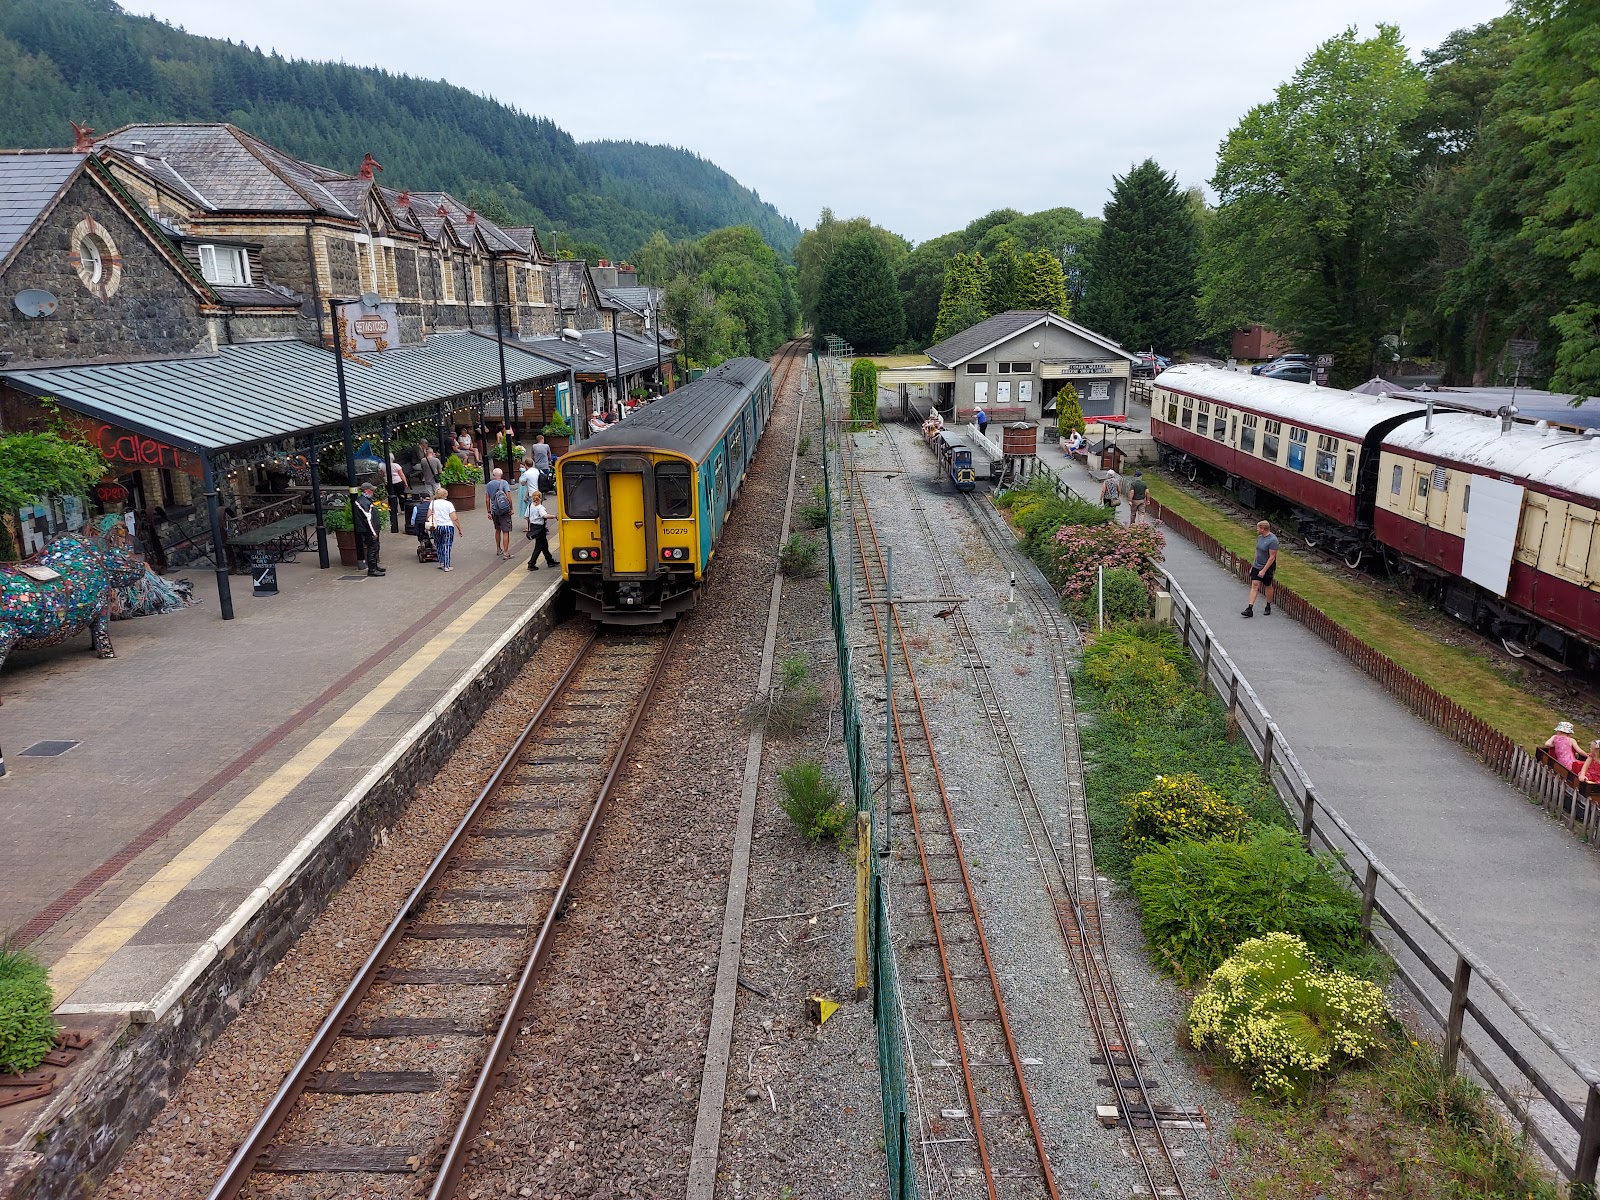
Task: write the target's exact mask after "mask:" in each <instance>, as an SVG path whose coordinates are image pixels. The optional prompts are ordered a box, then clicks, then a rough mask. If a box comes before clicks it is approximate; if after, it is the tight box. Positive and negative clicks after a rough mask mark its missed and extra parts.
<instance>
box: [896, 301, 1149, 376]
mask: <svg viewBox="0 0 1600 1200" xmlns="http://www.w3.org/2000/svg"><path fill="white" fill-rule="evenodd" d="M1046 322H1048V323H1049V324H1051V325H1054V326H1056V327H1057V328H1058V329H1065V330H1066V331H1067V332H1068V333H1072V334H1076V335H1077V336H1078V337H1081V338H1083V339H1084V340H1085V341H1090V342H1093V343H1095V344H1096V345H1098V346H1101V347H1103V348H1104V349H1107V350H1110V351H1112V352H1114V353H1116V354H1119V355H1121V356H1122V357H1123V358H1126V359H1128V360H1129V361H1130V362H1131V361H1132V360H1133V358H1134V357H1135V356H1134V355H1133V354H1131V353H1129V352H1128V351H1126V350H1124V349H1123V348H1122V347H1121V346H1119V345H1117V343H1115V342H1113V341H1112V340H1111V339H1110V338H1107V337H1103V336H1102V335H1100V334H1098V333H1096V332H1094V330H1092V329H1085V328H1084V327H1083V326H1082V325H1079V324H1076V323H1075V322H1072V321H1068V320H1066V319H1065V318H1062V317H1058V316H1056V315H1055V313H1051V312H1040V311H1037V310H1030V309H1012V310H1011V311H1010V312H1003V313H996V314H995V315H994V316H992V317H990V318H989V319H988V320H986V321H979V322H978V323H977V324H976V325H974V326H972V327H971V328H970V329H963V330H962V331H961V332H960V333H958V334H956V335H955V336H954V337H951V338H946V339H945V340H944V341H942V342H940V343H939V344H938V345H937V346H929V347H928V349H927V350H926V351H925V353H926V354H927V356H928V357H929V358H930V359H932V360H933V361H934V362H936V363H938V364H939V365H940V366H941V367H957V366H960V365H961V364H962V363H964V362H966V361H967V359H969V358H974V357H976V356H977V355H979V354H981V353H983V351H985V350H988V349H989V348H991V347H993V346H998V345H999V344H1000V343H1001V342H1004V341H1006V340H1007V339H1009V338H1014V337H1016V336H1017V334H1019V333H1021V332H1022V331H1023V330H1025V329H1032V328H1033V327H1034V326H1035V325H1039V324H1042V323H1046Z"/></svg>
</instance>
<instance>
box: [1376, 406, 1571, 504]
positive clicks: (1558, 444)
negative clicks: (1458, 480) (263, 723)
mask: <svg viewBox="0 0 1600 1200" xmlns="http://www.w3.org/2000/svg"><path fill="white" fill-rule="evenodd" d="M1383 445H1384V449H1386V450H1396V451H1400V452H1402V453H1406V454H1409V455H1413V456H1415V457H1418V458H1424V459H1429V460H1432V461H1437V462H1441V463H1446V464H1449V465H1454V466H1460V467H1464V468H1466V469H1468V470H1472V471H1476V472H1477V473H1478V474H1482V475H1502V476H1509V477H1510V478H1512V479H1513V480H1515V481H1516V482H1518V483H1521V484H1523V485H1524V486H1531V487H1534V488H1535V489H1537V490H1539V491H1548V492H1559V493H1564V494H1566V495H1569V496H1581V497H1586V498H1588V499H1590V500H1591V502H1592V501H1593V500H1595V499H1596V498H1600V438H1593V437H1585V436H1583V435H1582V434H1577V433H1571V432H1569V431H1567V430H1564V429H1554V428H1551V427H1549V426H1542V425H1527V424H1523V423H1522V422H1517V423H1516V424H1514V425H1512V426H1511V428H1510V429H1508V430H1502V429H1501V428H1500V420H1499V418H1497V417H1482V416H1478V415H1476V414H1473V413H1439V412H1436V413H1434V415H1433V432H1432V433H1428V432H1426V431H1425V430H1424V429H1423V422H1421V421H1412V422H1410V423H1408V424H1405V425H1402V426H1400V427H1399V428H1398V429H1395V430H1392V431H1391V432H1390V433H1389V435H1388V436H1387V437H1385V438H1384V439H1383Z"/></svg>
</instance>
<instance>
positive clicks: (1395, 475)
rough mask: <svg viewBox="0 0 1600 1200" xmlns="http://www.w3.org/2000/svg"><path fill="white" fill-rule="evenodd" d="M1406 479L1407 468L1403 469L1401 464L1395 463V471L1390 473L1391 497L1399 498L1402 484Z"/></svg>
mask: <svg viewBox="0 0 1600 1200" xmlns="http://www.w3.org/2000/svg"><path fill="white" fill-rule="evenodd" d="M1404 478H1405V468H1403V467H1402V466H1401V465H1400V464H1399V463H1395V465H1394V470H1393V471H1391V472H1390V473H1389V494H1390V495H1391V496H1398V495H1399V494H1400V482H1401V480H1402V479H1404Z"/></svg>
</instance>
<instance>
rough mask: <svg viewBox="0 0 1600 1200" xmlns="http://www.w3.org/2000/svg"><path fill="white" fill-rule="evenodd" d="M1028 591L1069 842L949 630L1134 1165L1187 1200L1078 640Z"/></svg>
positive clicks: (971, 642) (1000, 553) (948, 575)
mask: <svg viewBox="0 0 1600 1200" xmlns="http://www.w3.org/2000/svg"><path fill="white" fill-rule="evenodd" d="M888 442H889V446H890V450H891V452H892V454H893V456H894V459H895V463H896V465H897V466H898V467H900V468H901V470H902V471H903V470H904V469H905V467H906V462H905V457H904V455H903V453H902V451H901V447H900V444H899V442H898V441H897V440H896V439H895V438H894V436H893V434H892V433H890V434H889V437H888ZM911 495H912V508H913V509H914V511H915V513H916V516H917V520H918V522H919V524H920V525H921V526H922V531H923V536H924V537H925V539H926V540H927V544H928V545H929V546H937V545H938V544H939V542H938V541H937V540H936V539H935V538H934V532H933V527H932V524H931V523H930V521H929V519H928V515H927V512H926V510H925V509H924V507H923V503H922V499H921V497H920V496H919V495H918V494H917V492H916V490H915V488H913V489H912V493H911ZM975 517H976V519H977V522H978V524H979V526H980V527H981V528H982V529H983V532H984V539H985V541H987V542H988V543H989V545H990V548H991V549H992V550H994V551H995V553H996V557H997V558H998V559H999V560H1000V562H1001V563H1002V564H1006V563H1007V562H1008V560H1009V553H1010V548H1009V547H1007V546H1006V545H1005V543H1004V540H1003V538H1002V537H1001V535H1000V532H999V531H998V530H997V529H996V528H995V527H994V523H993V521H992V519H991V518H990V517H989V515H988V514H986V513H983V512H982V511H979V512H977V513H975ZM934 563H935V568H936V571H937V573H938V576H939V583H940V587H941V590H942V591H943V592H944V593H945V594H946V595H955V594H957V590H958V589H957V585H956V580H955V578H954V574H953V572H952V571H951V570H950V567H949V563H948V560H947V558H946V557H945V556H944V555H941V554H935V555H934ZM1023 590H1024V593H1025V594H1026V596H1027V599H1028V603H1029V607H1030V608H1031V609H1032V611H1033V612H1034V614H1035V615H1036V616H1037V617H1038V619H1039V620H1040V623H1041V624H1042V625H1043V627H1044V630H1045V635H1046V636H1045V642H1046V644H1047V646H1048V650H1049V655H1050V670H1051V675H1052V678H1053V680H1054V683H1055V687H1054V691H1055V696H1056V705H1057V713H1058V716H1059V719H1060V727H1061V730H1062V738H1063V754H1064V756H1065V760H1064V761H1065V766H1066V778H1067V780H1068V788H1067V796H1066V800H1067V803H1066V805H1065V807H1064V809H1063V816H1064V817H1065V818H1066V821H1067V828H1066V834H1065V836H1064V837H1058V836H1057V835H1056V833H1055V832H1054V831H1053V830H1052V827H1051V823H1050V821H1049V819H1048V818H1047V816H1046V812H1045V807H1044V804H1043V802H1042V801H1041V800H1040V798H1039V794H1038V791H1037V790H1036V789H1035V788H1034V786H1033V782H1032V780H1031V779H1030V778H1029V776H1028V771H1027V767H1026V765H1025V764H1024V762H1023V760H1022V756H1021V753H1020V751H1019V749H1018V746H1017V739H1016V736H1015V734H1014V733H1013V732H1012V730H1011V726H1010V723H1009V722H1008V720H1007V717H1006V712H1005V707H1004V705H1003V704H1002V703H1001V700H1000V695H999V691H998V689H997V688H996V687H995V681H994V678H993V673H992V671H991V670H990V667H989V663H988V660H987V659H986V658H985V657H984V655H983V650H982V647H981V646H980V645H979V642H978V638H977V635H976V633H975V632H974V630H973V628H972V625H971V622H970V621H969V620H968V618H967V616H966V613H965V610H964V609H963V608H962V607H961V606H959V605H958V606H956V609H955V611H954V612H953V613H952V614H951V618H950V624H951V625H952V627H953V629H954V632H955V635H956V642H957V643H958V644H959V646H960V647H961V650H962V654H963V656H964V657H965V659H966V663H967V666H968V669H969V672H970V674H971V676H972V679H973V682H974V684H975V686H976V688H977V691H978V697H979V699H980V700H981V701H982V703H983V708H984V714H985V716H986V718H987V720H988V723H989V728H990V730H991V732H992V733H993V734H994V743H995V746H996V748H997V749H998V750H999V751H1000V761H1001V766H1002V769H1003V772H1004V774H1005V777H1006V785H1007V787H1008V789H1009V790H1010V792H1011V794H1012V797H1013V798H1014V799H1015V801H1016V805H1017V811H1018V813H1019V815H1020V816H1021V817H1022V821H1023V825H1024V827H1025V828H1026V830H1027V834H1028V842H1029V846H1030V848H1031V849H1032V851H1033V859H1034V861H1035V862H1036V863H1037V864H1038V866H1039V871H1040V873H1041V875H1042V876H1043V879H1044V884H1045V891H1046V894H1047V895H1048V897H1049V899H1050V904H1051V908H1052V910H1053V911H1054V913H1055V918H1056V924H1057V927H1058V928H1059V929H1060V931H1061V937H1062V941H1063V943H1064V944H1065V946H1066V950H1067V957H1068V959H1069V961H1070V962H1071V964H1072V972H1073V976H1074V981H1075V982H1076V984H1077V987H1078V993H1079V995H1080V997H1081V998H1082V1000H1083V1004H1084V1010H1085V1012H1086V1014H1087V1018H1088V1023H1089V1028H1090V1031H1091V1033H1092V1034H1093V1036H1094V1041H1095V1046H1096V1050H1097V1052H1098V1058H1099V1062H1100V1065H1102V1066H1104V1068H1105V1071H1106V1083H1107V1086H1109V1088H1110V1090H1111V1093H1112V1099H1113V1100H1114V1102H1115V1106H1116V1112H1117V1120H1118V1121H1119V1122H1120V1123H1122V1124H1123V1125H1124V1126H1125V1127H1126V1128H1127V1131H1128V1135H1129V1139H1130V1141H1131V1143H1132V1147H1133V1159H1134V1163H1135V1165H1136V1167H1137V1169H1138V1172H1139V1175H1140V1176H1141V1178H1142V1181H1143V1183H1144V1185H1145V1187H1146V1188H1148V1190H1149V1194H1150V1195H1152V1196H1163V1195H1165V1196H1177V1197H1182V1196H1184V1195H1185V1194H1186V1193H1185V1191H1184V1186H1183V1179H1182V1177H1181V1175H1180V1174H1179V1172H1178V1167H1177V1163H1176V1160H1175V1159H1174V1157H1173V1154H1172V1150H1171V1147H1170V1146H1169V1145H1168V1144H1167V1139H1166V1136H1165V1134H1164V1133H1163V1131H1162V1129H1161V1112H1160V1110H1158V1109H1157V1107H1156V1105H1155V1101H1154V1099H1153V1097H1152V1096H1151V1085H1150V1083H1149V1081H1148V1080H1147V1079H1146V1078H1145V1076H1144V1072H1143V1070H1142V1069H1141V1067H1140V1064H1139V1055H1138V1046H1137V1042H1136V1040H1135V1039H1134V1037H1133V1035H1132V1030H1131V1029H1130V1027H1129V1025H1128V1022H1127V1018H1126V1015H1125V1014H1124V1011H1123V1005H1122V999H1121V997H1120V996H1119V995H1118V993H1117V986H1116V980H1115V978H1114V976H1113V974H1112V970H1111V956H1110V952H1109V950H1108V948H1107V945H1106V940H1105V932H1104V928H1103V926H1102V924H1101V920H1100V904H1099V891H1098V888H1097V884H1096V876H1095V869H1094V855H1093V846H1092V842H1091V838H1090V829H1089V814H1088V810H1087V807H1086V803H1085V799H1084V795H1083V791H1082V788H1081V787H1080V786H1076V785H1075V778H1076V775H1077V772H1076V770H1075V769H1074V768H1075V767H1076V763H1077V759H1078V745H1077V721H1076V714H1075V712H1074V709H1073V705H1072V695H1071V687H1070V683H1069V680H1070V673H1071V667H1070V664H1069V663H1068V661H1067V647H1068V646H1069V645H1070V644H1071V641H1070V640H1068V639H1066V638H1064V637H1063V633H1064V632H1065V631H1064V630H1063V628H1062V622H1061V617H1060V614H1059V613H1058V612H1056V611H1055V608H1054V606H1053V605H1052V604H1050V603H1046V602H1045V600H1044V598H1043V597H1041V596H1039V595H1038V594H1037V593H1036V592H1035V590H1034V589H1033V588H1032V587H1031V586H1026V587H1024V589H1023ZM1063 843H1064V846H1063Z"/></svg>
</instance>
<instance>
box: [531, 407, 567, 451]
mask: <svg viewBox="0 0 1600 1200" xmlns="http://www.w3.org/2000/svg"><path fill="white" fill-rule="evenodd" d="M539 432H540V433H542V434H544V440H545V441H546V442H548V443H549V445H550V453H551V454H554V455H555V456H556V457H557V458H560V457H561V456H562V455H563V454H565V453H566V452H567V448H568V447H569V446H571V445H572V426H571V424H570V423H569V422H568V421H567V417H566V414H565V413H563V412H561V411H560V410H557V412H556V414H555V416H553V417H551V418H550V419H549V420H548V421H546V422H545V424H544V428H543V429H541V430H540V431H539Z"/></svg>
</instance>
